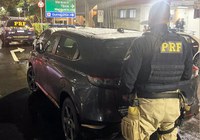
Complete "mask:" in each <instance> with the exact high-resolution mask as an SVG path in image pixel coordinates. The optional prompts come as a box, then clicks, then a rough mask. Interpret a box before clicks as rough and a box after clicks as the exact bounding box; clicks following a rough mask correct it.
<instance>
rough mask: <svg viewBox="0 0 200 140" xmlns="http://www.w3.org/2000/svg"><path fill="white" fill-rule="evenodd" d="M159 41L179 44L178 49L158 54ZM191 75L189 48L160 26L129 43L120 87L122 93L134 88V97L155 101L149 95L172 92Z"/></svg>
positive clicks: (180, 38) (180, 39)
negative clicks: (178, 51) (135, 91)
mask: <svg viewBox="0 0 200 140" xmlns="http://www.w3.org/2000/svg"><path fill="white" fill-rule="evenodd" d="M163 42H168V43H170V42H173V43H176V42H181V43H182V50H180V51H181V52H180V53H177V52H176V50H173V49H176V48H172V52H169V53H167V52H166V53H159V51H160V46H161V44H162V43H163ZM168 45H169V44H168ZM173 51H174V52H173ZM191 75H192V50H191V47H188V45H187V43H186V41H185V39H184V38H183V37H181V36H179V35H178V34H176V33H171V32H169V31H168V27H167V25H166V24H161V25H158V26H156V28H153V29H151V32H147V33H144V34H143V36H142V37H139V38H137V39H136V40H134V41H133V43H132V45H131V48H130V49H129V51H128V53H127V56H126V58H125V61H124V64H123V69H122V79H121V84H122V86H123V88H126V89H123V90H125V91H126V93H131V92H132V90H133V89H134V88H135V89H136V90H137V92H139V93H138V97H143V98H157V97H156V95H155V96H154V95H152V93H160V92H165V91H173V90H176V89H178V88H179V87H178V84H177V83H178V82H179V81H181V80H189V79H190V78H191ZM152 96H153V97H152Z"/></svg>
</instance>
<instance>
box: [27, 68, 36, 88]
mask: <svg viewBox="0 0 200 140" xmlns="http://www.w3.org/2000/svg"><path fill="white" fill-rule="evenodd" d="M27 82H28V86H29V89H30V90H31V91H32V92H38V91H39V88H38V86H37V84H36V83H35V73H34V70H33V67H32V66H30V67H29V68H28V71H27Z"/></svg>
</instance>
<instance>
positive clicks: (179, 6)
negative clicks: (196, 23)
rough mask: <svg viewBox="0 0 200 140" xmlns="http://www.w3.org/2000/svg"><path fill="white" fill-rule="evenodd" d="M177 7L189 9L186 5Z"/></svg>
mask: <svg viewBox="0 0 200 140" xmlns="http://www.w3.org/2000/svg"><path fill="white" fill-rule="evenodd" d="M177 8H178V9H188V7H186V6H178V7H177Z"/></svg>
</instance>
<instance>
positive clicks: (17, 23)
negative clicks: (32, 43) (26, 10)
mask: <svg viewBox="0 0 200 140" xmlns="http://www.w3.org/2000/svg"><path fill="white" fill-rule="evenodd" d="M25 25H26V22H25V21H15V22H14V26H22V27H24V26H25Z"/></svg>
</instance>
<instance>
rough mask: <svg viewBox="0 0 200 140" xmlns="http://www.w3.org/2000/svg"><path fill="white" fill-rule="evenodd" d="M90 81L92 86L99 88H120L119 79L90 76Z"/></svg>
mask: <svg viewBox="0 0 200 140" xmlns="http://www.w3.org/2000/svg"><path fill="white" fill-rule="evenodd" d="M88 80H89V82H90V83H91V84H93V85H95V86H98V87H104V88H116V87H118V82H119V79H118V78H112V79H111V78H103V77H92V76H88Z"/></svg>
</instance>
